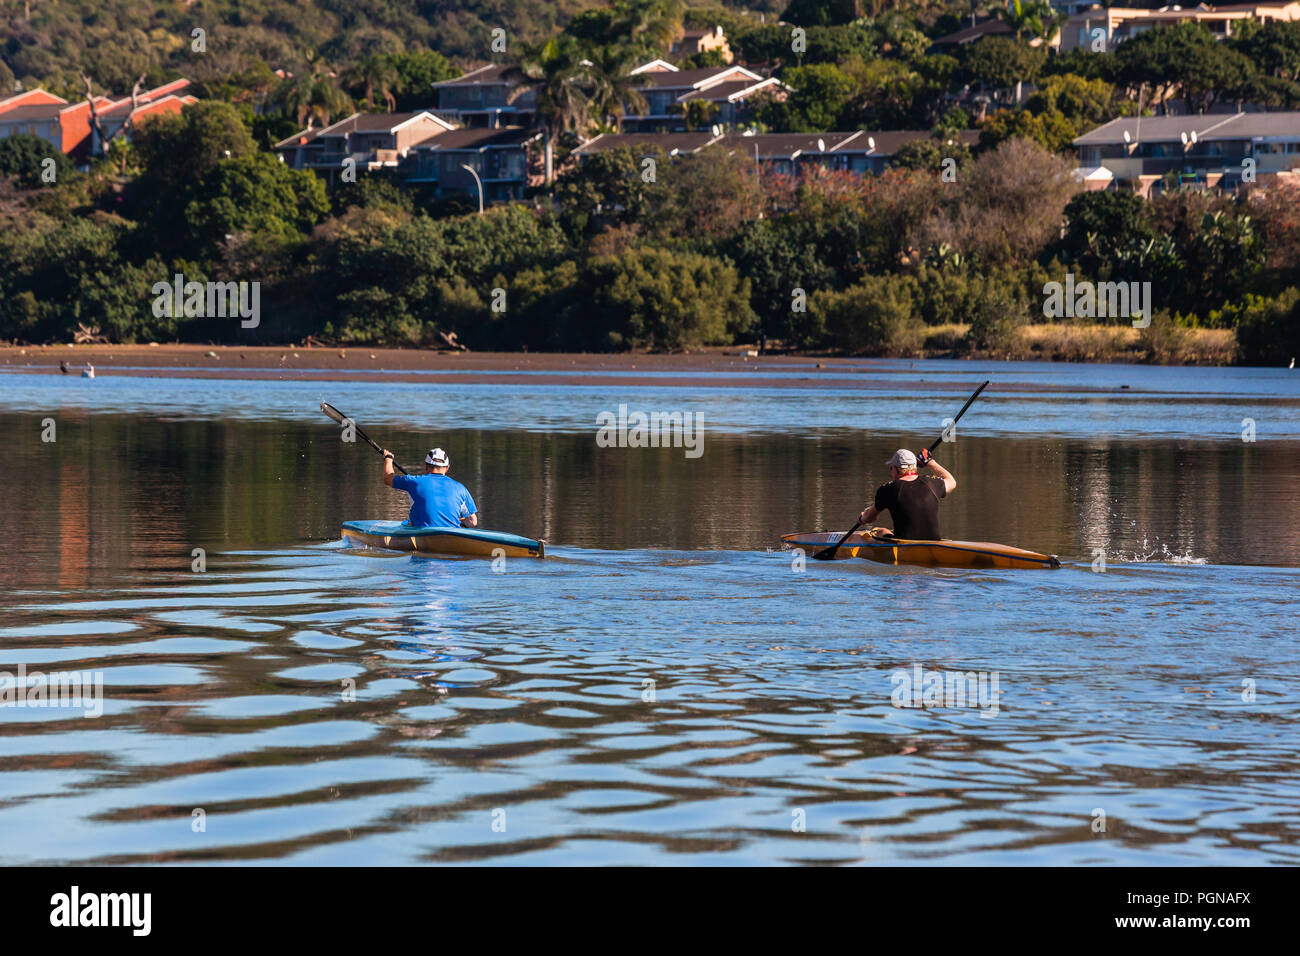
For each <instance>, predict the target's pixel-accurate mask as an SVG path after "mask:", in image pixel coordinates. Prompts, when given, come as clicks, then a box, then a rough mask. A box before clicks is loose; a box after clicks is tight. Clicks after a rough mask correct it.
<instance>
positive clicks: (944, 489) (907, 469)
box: [858, 448, 957, 541]
mask: <svg viewBox="0 0 1300 956" xmlns="http://www.w3.org/2000/svg"><path fill="white" fill-rule="evenodd" d="M888 464H889V469H890V474H891V475H892V476H893V480H892V481H887V482H885V483H884V484H883V485H881V486H880V487H879V488H877V489H876V503H875V504H874V505H873V506H872V507H870V508H867V509H866V510H865V511H863V512H862V514H860V515H858V520H860V521H861V522H862V523H863V524H871V522H873V521H875V520H876V518H877V517H878V516H879V515H880V512H882V511H888V512H889V516H890V517H891V518H892V519H893V520H894V537H895V538H904V539H907V540H910V541H938V540H939V539H940V537H941V535H940V534H939V499H940V498H943V497H944V496H945V495H947V494H948V492H950V491H952V490H953V489H955V488H956V487H957V479H956V478H954V477H953V476H952V475H951V474H950V473H949V472H948V471H946V470H945V469H944V468H943V467H942V466H941V465H940V464H939V463H938V462H937V461H935V460H934V458H932V457H931V456H930V453H929V452H928V451H927V450H925V449H924V448H923V449H921V453H920V456H919V459H918V456H917V455H914V454H912V453H911V452H910V451H908V450H907V449H906V448H900V449H899V450H898V451H896V452H894V457H892V458H890V459H889V462H888ZM918 467H920V468H926V467H929V468H930V470H931V471H933V472H934V474H933V475H925V476H921V475H918V474H917V468H918Z"/></svg>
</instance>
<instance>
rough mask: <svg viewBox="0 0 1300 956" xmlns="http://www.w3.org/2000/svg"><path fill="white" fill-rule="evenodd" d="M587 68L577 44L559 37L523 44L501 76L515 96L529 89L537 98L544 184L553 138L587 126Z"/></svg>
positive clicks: (550, 169) (551, 169)
mask: <svg viewBox="0 0 1300 956" xmlns="http://www.w3.org/2000/svg"><path fill="white" fill-rule="evenodd" d="M590 69H591V67H590V61H589V60H588V59H587V57H586V55H585V53H584V52H583V50H582V47H581V46H580V45H579V44H578V41H576V40H575V39H573V38H572V37H569V36H566V35H564V34H560V35H559V36H556V37H552V38H551V39H550V40H547V41H546V42H544V43H539V44H525V45H524V46H523V47H522V50H521V52H520V54H519V56H518V57H517V58H516V59H515V61H514V62H512V63H511V64H510V65H509V66H508V67H507V68H506V70H505V71H504V72H503V74H502V76H503V78H505V79H507V80H512V81H515V83H516V86H515V88H514V90H515V92H514V95H515V96H516V97H518V96H520V95H522V94H523V92H524V91H525V90H529V89H531V90H533V91H534V92H535V93H536V95H537V108H536V115H537V121H538V122H539V123H540V125H541V127H542V134H543V149H544V153H545V173H546V183H547V185H550V183H551V181H552V180H553V179H554V178H555V140H556V138H557V137H559V136H560V135H561V134H563V133H567V132H571V131H575V130H579V129H581V128H583V127H585V126H586V125H587V122H588V119H589V110H590V99H589V97H588V95H587V92H586V91H585V89H584V86H585V85H586V84H587V80H588V78H589V76H590Z"/></svg>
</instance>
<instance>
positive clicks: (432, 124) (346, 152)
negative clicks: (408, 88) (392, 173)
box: [275, 110, 455, 182]
mask: <svg viewBox="0 0 1300 956" xmlns="http://www.w3.org/2000/svg"><path fill="white" fill-rule="evenodd" d="M454 128H455V127H454V126H453V124H452V123H450V122H448V121H447V120H445V119H442V118H440V117H438V116H435V115H434V114H433V113H431V112H429V111H428V110H421V111H419V112H417V113H353V114H352V115H351V116H349V117H348V118H347V119H344V120H340V121H339V122H337V123H334V124H332V125H330V126H324V127H321V128H320V129H312V128H310V127H308V128H307V129H304V130H300V131H299V132H297V133H294V134H293V135H292V136H290V137H289V138H287V139H284V140H281V141H280V142H278V143H276V144H275V151H276V153H278V154H279V156H280V161H281V162H283V163H284V164H285V165H287V166H289V167H290V168H291V169H311V170H314V171H316V172H317V173H320V174H321V175H324V176H325V177H326V179H328V180H329V181H330V182H333V181H334V177H335V176H336V175H337V174H338V173H339V172H341V171H342V169H343V163H344V161H345V160H347V159H351V160H352V161H353V164H354V168H355V169H356V170H358V171H366V170H372V169H382V168H384V167H389V168H394V169H395V168H396V167H397V166H398V164H399V163H400V162H401V161H402V160H403V159H404V158H405V157H406V154H407V153H408V152H409V151H410V150H411V148H412V147H414V146H415V145H416V144H417V143H421V142H423V141H425V140H427V139H428V138H429V137H431V136H435V135H437V134H439V133H445V132H447V131H448V130H451V129H454Z"/></svg>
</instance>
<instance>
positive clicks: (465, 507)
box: [460, 491, 478, 528]
mask: <svg viewBox="0 0 1300 956" xmlns="http://www.w3.org/2000/svg"><path fill="white" fill-rule="evenodd" d="M460 510H461V511H465V512H468V513H467V514H463V515H461V517H460V526H461V527H462V528H477V527H478V505H476V504H474V496H473V495H471V494H470V493H469V491H466V492H465V496H464V498H462V499H461V502H460Z"/></svg>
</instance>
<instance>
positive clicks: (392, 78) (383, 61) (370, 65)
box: [344, 53, 397, 113]
mask: <svg viewBox="0 0 1300 956" xmlns="http://www.w3.org/2000/svg"><path fill="white" fill-rule="evenodd" d="M344 79H345V80H346V82H347V83H348V84H349V85H350V86H353V87H358V86H359V87H361V89H362V90H363V91H364V92H365V95H366V108H367V109H373V108H374V105H375V90H376V89H377V90H379V95H380V96H382V97H383V98H384V102H385V103H386V104H387V106H388V112H390V113H391V112H393V110H394V109H395V108H396V107H397V98H396V97H395V96H393V87H394V86H395V85H396V84H397V71H396V70H395V69H394V68H393V64H392V63H391V62H390V61H389V59H388V58H387V57H385V56H379V55H377V54H374V53H371V54H369V55H367V56H364V57H362V58H361V59H360V60H358V61H357V62H356V63H355V64H354V65H353V66H352V68H351V69H349V70H348V71H347V73H345V74H344Z"/></svg>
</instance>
